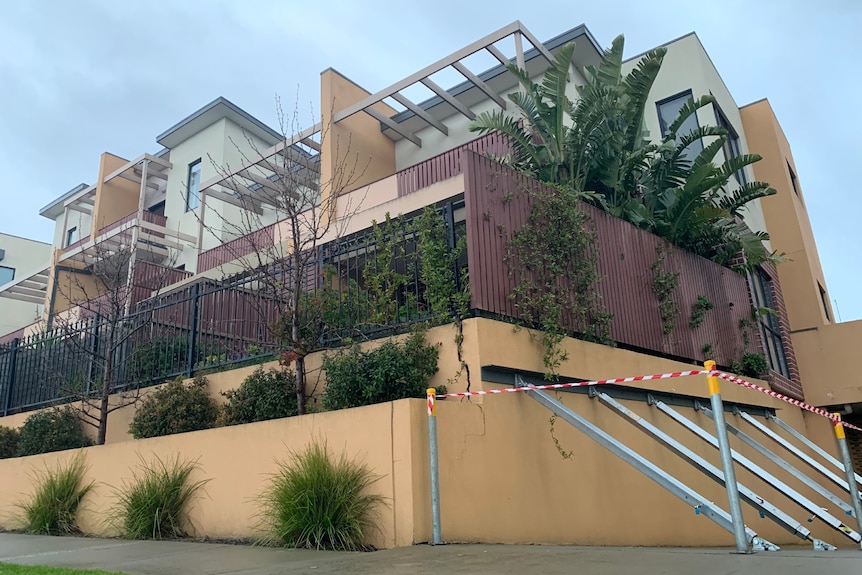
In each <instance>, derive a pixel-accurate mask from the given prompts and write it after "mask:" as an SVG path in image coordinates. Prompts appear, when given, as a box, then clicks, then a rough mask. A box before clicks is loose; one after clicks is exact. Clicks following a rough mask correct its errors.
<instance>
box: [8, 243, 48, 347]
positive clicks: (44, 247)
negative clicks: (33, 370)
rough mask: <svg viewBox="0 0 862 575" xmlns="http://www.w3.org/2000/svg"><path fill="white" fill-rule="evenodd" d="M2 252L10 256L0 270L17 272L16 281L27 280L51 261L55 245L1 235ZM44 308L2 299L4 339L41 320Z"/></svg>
mask: <svg viewBox="0 0 862 575" xmlns="http://www.w3.org/2000/svg"><path fill="white" fill-rule="evenodd" d="M0 249H2V250H5V252H6V254H5V256H4V257H3V260H2V261H0V266H3V267H7V268H13V269H14V270H15V278H14V279H13V280H12V281H16V280H19V279H21V278H26V277H29V276H31V275H33V274H34V273H36V272H38V271H41V270H42V269H44V266H45V265H46V264H48V263H49V262H50V260H51V244H46V243H44V242H37V241H35V240H28V239H25V238H19V237H17V236H11V235H8V234H0ZM43 308H44V306H43V305H38V304H32V303H27V302H23V301H18V300H13V299H9V298H5V297H4V298H0V335H6V334H7V333H10V332H13V331H15V330H17V329H19V328H22V327H24V326H26V325H29V324H31V323H33V322H34V321H36V320H37V319H39V317H41V315H42V311H43Z"/></svg>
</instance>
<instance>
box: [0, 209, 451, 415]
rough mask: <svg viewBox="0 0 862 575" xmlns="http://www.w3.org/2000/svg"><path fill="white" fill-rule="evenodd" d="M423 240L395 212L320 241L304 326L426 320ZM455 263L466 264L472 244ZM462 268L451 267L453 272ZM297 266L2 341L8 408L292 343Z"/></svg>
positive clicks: (366, 334) (2, 398)
mask: <svg viewBox="0 0 862 575" xmlns="http://www.w3.org/2000/svg"><path fill="white" fill-rule="evenodd" d="M463 206H464V202H463V201H460V202H454V203H451V202H450V203H448V204H446V205H445V206H443V207H442V208H440V213H441V214H442V215H443V220H444V222H445V226H446V230H447V237H448V245H449V248H450V249H454V248H455V245H456V242H457V238H458V237H461V236H463V235H464V234H465V233H466V231H465V223H464V217H463ZM417 242H418V239H417V232H416V229H415V226H414V219H412V218H398V219H394V220H392V221H390V222H386V223H381V225H380V226H378V227H377V228H376V229H366V230H363V231H361V232H358V233H356V234H352V235H351V236H349V237H345V238H342V239H339V240H337V241H334V242H330V243H328V244H326V245H323V246H321V247H320V249H319V251H318V253H317V254H314V255H313V257H311V258H310V260H309V261H310V262H311V265H308V266H306V269H304V270H303V272H304V274H305V277H304V278H303V283H304V289H305V292H304V295H303V298H304V299H303V300H302V301H301V302H300V304H299V305H300V306H302V305H306V304H308V305H307V309H309V310H315V311H314V313H312V312H309V314H308V317H307V318H305V322H304V324H303V328H304V329H305V330H307V331H308V332H309V333H308V334H305V335H306V337H312V338H315V339H318V340H319V341H318V345H319V346H320V347H335V346H338V345H342V344H344V343H345V342H349V341H355V340H357V339H363V338H372V337H378V336H382V335H387V334H389V333H393V332H394V331H397V330H399V329H401V328H403V327H404V326H406V325H409V324H412V323H415V322H419V321H424V320H427V319H429V317H430V315H431V312H430V306H429V302H428V301H427V298H426V294H425V286H424V285H423V283H422V281H421V277H420V275H421V274H420V262H419V258H418V253H417V252H418V249H417ZM459 266H461V267H462V268H466V254H465V255H464V257H463V258H462V261H461V262H459ZM384 268H385V269H384ZM461 271H462V270H461V269H458V268H457V266H456V268H455V269H453V270H452V273H453V276H454V278H455V281H456V282H459V281H461V277H462V273H461ZM291 274H292V270H291V269H290V265H289V262H288V263H285V264H283V265H279V266H269V267H268V268H267V269H266V270H264V271H260V270H252V271H248V272H246V273H243V274H241V275H238V276H236V277H234V278H230V279H227V280H224V281H215V280H202V281H198V282H195V283H192V284H189V285H187V286H185V287H182V288H180V289H176V290H172V291H170V292H167V293H164V294H161V295H158V296H154V297H152V298H150V299H148V300H145V301H142V302H140V303H138V304H136V306H135V309H134V310H133V311H132V313H130V314H129V315H127V316H124V317H106V316H99V315H97V316H95V317H91V318H87V319H82V320H79V321H76V322H60V321H57V320H55V326H57V324H58V323H60V324H62V325H59V326H57V327H54V329H52V330H50V331H47V332H43V333H39V334H34V335H31V336H28V337H23V338H18V339H14V340H13V341H12V342H11V343H9V344H6V345H0V402H2V403H0V412H2V415H4V416H5V415H8V414H12V413H18V412H22V411H29V410H34V409H40V408H43V407H47V406H50V405H54V404H58V403H65V402H69V401H74V400H75V399H78V398H81V397H82V396H90V397H92V396H93V395H94V394H99V393H100V392H101V390H102V389H103V387H104V386H103V382H104V381H108V382H109V384H108V387H109V388H110V389H111V390H112V391H121V390H123V389H130V388H135V387H137V386H146V385H152V384H156V383H159V382H162V381H165V380H167V379H171V378H174V377H177V376H186V377H191V376H193V375H195V374H197V373H201V372H203V371H209V370H219V369H224V368H228V367H230V366H233V365H236V364H240V363H245V362H254V361H256V360H262V359H266V358H271V357H272V356H273V355H274V354H276V353H278V352H279V351H281V350H283V349H284V347H285V346H284V344H283V339H282V338H281V337H279V330H278V322H279V320H280V319H281V318H282V317H283V316H284V314H285V313H286V312H288V311H289V310H290V309H291V307H290V306H291V305H292V304H291V302H289V301H286V299H285V297H284V296H285V294H284V293H283V292H280V291H279V289H278V288H277V287H274V286H284V285H287V283H288V282H289V280H290V279H291V278H292V277H293V276H292V275H291ZM303 309H304V308H303ZM106 366H107V369H106ZM106 374H107V378H106Z"/></svg>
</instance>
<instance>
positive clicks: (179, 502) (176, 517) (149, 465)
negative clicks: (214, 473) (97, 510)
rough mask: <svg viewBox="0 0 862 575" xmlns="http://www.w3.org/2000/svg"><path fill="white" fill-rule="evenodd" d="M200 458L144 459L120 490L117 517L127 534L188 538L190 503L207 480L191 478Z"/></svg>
mask: <svg viewBox="0 0 862 575" xmlns="http://www.w3.org/2000/svg"><path fill="white" fill-rule="evenodd" d="M197 468H198V464H197V462H196V461H180V459H179V457H177V458H176V459H174V460H173V461H168V462H167V463H165V462H164V461H162V460H161V459H159V458H158V457H155V458H154V459H153V460H152V461H145V460H143V459H141V465H140V469H139V471H137V472H134V473H133V475H132V480H131V481H129V482H127V483H126V484H125V485H124V486H123V488H122V489H120V490H119V491H118V493H117V496H118V498H119V504H118V506H117V513H116V518H117V522H118V523H119V524H120V528H121V531H122V533H123V535H124V536H125V537H129V538H131V539H165V538H173V537H185V535H186V530H185V526H186V525H187V524H188V504H189V501H190V500H191V499H192V497H194V495H195V493H197V492H198V490H200V489H201V488H202V487H203V486H204V484H205V483H206V480H201V481H190V480H189V478H190V477H191V474H192V473H193V472H194V471H195V470H196V469H197Z"/></svg>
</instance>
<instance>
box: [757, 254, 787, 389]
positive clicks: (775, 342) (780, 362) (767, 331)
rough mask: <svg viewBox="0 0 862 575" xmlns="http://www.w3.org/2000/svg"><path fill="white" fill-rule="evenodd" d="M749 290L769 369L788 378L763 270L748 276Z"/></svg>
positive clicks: (771, 299)
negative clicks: (756, 310) (751, 294)
mask: <svg viewBox="0 0 862 575" xmlns="http://www.w3.org/2000/svg"><path fill="white" fill-rule="evenodd" d="M749 281H750V282H751V288H752V290H753V291H754V304H755V306H757V308H758V312H757V314H756V315H757V318H758V322H759V323H760V335H761V337H762V338H763V347H764V352H765V354H766V361H767V363H769V368H770V369H771V370H772V371H776V372H778V373H780V374H781V375H783V376H784V377H790V371H789V370H788V369H787V356H786V355H785V354H784V343H783V342H782V341H781V327H780V326H779V324H778V316H776V315H775V311H774V310H775V300H774V299H773V297H772V279H770V277H769V276H768V275H766V273H765V272H764V271H763V270H760V269H758V270H756V271H755V272H754V273H752V274H751V275H750V276H749Z"/></svg>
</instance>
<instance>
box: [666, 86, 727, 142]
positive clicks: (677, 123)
mask: <svg viewBox="0 0 862 575" xmlns="http://www.w3.org/2000/svg"><path fill="white" fill-rule="evenodd" d="M713 102H715V98H713V97H712V96H701V97H700V98H698V99H697V100H695V99H693V98H689V99H688V102H686V103H685V104H683V106H682V108H680V109H679V113H678V114H677V116H676V119H675V120H674V121H673V122H672V123H671V125H670V126H668V129H667V131H668V134H667V136H666V137H668V138H670V139H671V140H675V139H676V133H677V132H678V131H679V129H680V128H681V127H682V125H683V124H684V123H685V121H686V120H688V119H689V118H690V117H691V116H692V114H694V113H696V112H697V111H698V110H699V109H701V108H703V107H704V106H708V105H709V104H712V103H713Z"/></svg>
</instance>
